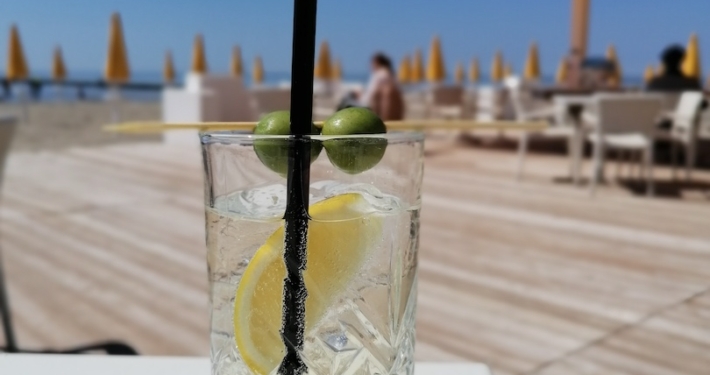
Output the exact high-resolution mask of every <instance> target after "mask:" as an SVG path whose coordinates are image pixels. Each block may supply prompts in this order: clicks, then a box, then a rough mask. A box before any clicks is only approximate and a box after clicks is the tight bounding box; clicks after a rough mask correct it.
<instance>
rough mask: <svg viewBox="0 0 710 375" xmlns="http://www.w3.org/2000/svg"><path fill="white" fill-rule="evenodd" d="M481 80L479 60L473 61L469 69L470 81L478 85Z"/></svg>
mask: <svg viewBox="0 0 710 375" xmlns="http://www.w3.org/2000/svg"><path fill="white" fill-rule="evenodd" d="M480 79H481V68H480V66H479V64H478V58H474V59H473V60H471V66H469V68H468V80H469V81H470V82H471V83H477V82H478V81H479V80H480Z"/></svg>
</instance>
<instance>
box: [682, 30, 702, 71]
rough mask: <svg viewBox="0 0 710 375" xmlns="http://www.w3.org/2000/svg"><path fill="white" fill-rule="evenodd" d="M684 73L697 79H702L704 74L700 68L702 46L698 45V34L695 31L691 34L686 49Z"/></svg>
mask: <svg viewBox="0 0 710 375" xmlns="http://www.w3.org/2000/svg"><path fill="white" fill-rule="evenodd" d="M683 74H685V75H686V76H688V77H691V78H695V79H700V77H701V76H702V72H701V69H700V46H698V35H697V34H695V33H693V34H692V35H691V36H690V40H688V46H687V47H686V49H685V60H683Z"/></svg>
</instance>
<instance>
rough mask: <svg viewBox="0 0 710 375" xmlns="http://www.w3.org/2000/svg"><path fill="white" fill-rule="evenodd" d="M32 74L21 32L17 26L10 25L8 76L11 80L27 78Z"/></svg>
mask: <svg viewBox="0 0 710 375" xmlns="http://www.w3.org/2000/svg"><path fill="white" fill-rule="evenodd" d="M29 74H30V70H29V68H28V67H27V60H25V53H24V52H23V51H22V43H21V42H20V32H19V31H17V26H15V25H12V26H10V43H9V44H8V50H7V66H6V68H5V75H6V78H7V79H9V80H10V81H15V80H18V79H26V78H27V76H28V75H29Z"/></svg>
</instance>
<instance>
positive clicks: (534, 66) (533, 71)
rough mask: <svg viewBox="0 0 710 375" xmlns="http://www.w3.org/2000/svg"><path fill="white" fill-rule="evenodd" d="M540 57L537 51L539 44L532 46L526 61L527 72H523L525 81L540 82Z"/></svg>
mask: <svg viewBox="0 0 710 375" xmlns="http://www.w3.org/2000/svg"><path fill="white" fill-rule="evenodd" d="M540 75H541V74H540V56H539V54H538V51H537V43H533V44H531V45H530V50H529V51H528V58H527V59H526V60H525V70H524V71H523V79H525V80H526V81H538V80H540Z"/></svg>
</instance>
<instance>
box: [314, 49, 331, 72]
mask: <svg viewBox="0 0 710 375" xmlns="http://www.w3.org/2000/svg"><path fill="white" fill-rule="evenodd" d="M332 75H333V72H332V65H331V63H330V47H329V46H328V42H327V41H325V40H324V41H322V42H321V44H320V50H319V51H318V60H316V70H315V72H314V76H315V78H317V79H322V80H329V79H330V78H331V77H332Z"/></svg>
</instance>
